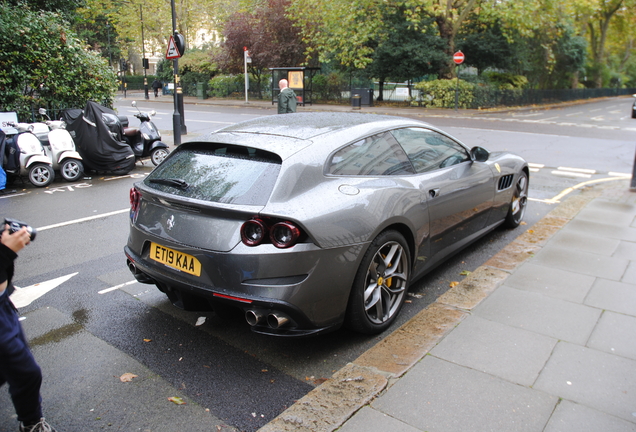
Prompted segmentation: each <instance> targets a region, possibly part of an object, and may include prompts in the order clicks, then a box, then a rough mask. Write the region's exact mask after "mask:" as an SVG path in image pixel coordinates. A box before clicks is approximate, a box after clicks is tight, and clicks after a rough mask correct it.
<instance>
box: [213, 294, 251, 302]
mask: <svg viewBox="0 0 636 432" xmlns="http://www.w3.org/2000/svg"><path fill="white" fill-rule="evenodd" d="M213 295H214V297H221V298H224V299H228V300H235V301H240V302H241V303H252V300H248V299H244V298H240V297H233V296H229V295H225V294H217V293H214V294H213Z"/></svg>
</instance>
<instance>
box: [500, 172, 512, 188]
mask: <svg viewBox="0 0 636 432" xmlns="http://www.w3.org/2000/svg"><path fill="white" fill-rule="evenodd" d="M513 177H514V174H508V175H505V176H502V177H501V178H500V179H499V187H498V190H504V189H508V188H509V187H510V186H512V179H513Z"/></svg>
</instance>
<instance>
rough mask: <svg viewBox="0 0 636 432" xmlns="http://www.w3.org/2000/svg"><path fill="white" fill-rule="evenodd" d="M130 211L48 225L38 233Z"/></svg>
mask: <svg viewBox="0 0 636 432" xmlns="http://www.w3.org/2000/svg"><path fill="white" fill-rule="evenodd" d="M129 211H130V209H123V210H116V211H112V212H109V213H102V214H98V215H95V216H89V217H85V218H81V219H75V220H71V221H67V222H60V223H57V224H53V225H47V226H44V227H41V228H36V229H37V230H38V231H46V230H48V229H52V228H60V227H63V226H67V225H74V224H78V223H82V222H87V221H91V220H95V219H101V218H105V217H109V216H114V215H118V214H122V213H126V212H129Z"/></svg>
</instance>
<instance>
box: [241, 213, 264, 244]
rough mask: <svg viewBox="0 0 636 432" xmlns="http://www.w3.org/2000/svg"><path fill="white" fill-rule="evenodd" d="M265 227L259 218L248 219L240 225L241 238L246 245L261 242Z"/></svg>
mask: <svg viewBox="0 0 636 432" xmlns="http://www.w3.org/2000/svg"><path fill="white" fill-rule="evenodd" d="M266 232H267V228H266V227H265V224H264V223H263V221H262V220H260V219H250V220H248V221H247V222H245V223H244V224H243V225H242V226H241V240H243V243H244V244H246V245H247V246H256V245H259V244H261V242H262V241H263V239H264V238H265V235H266Z"/></svg>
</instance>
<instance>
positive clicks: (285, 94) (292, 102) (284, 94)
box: [278, 78, 296, 114]
mask: <svg viewBox="0 0 636 432" xmlns="http://www.w3.org/2000/svg"><path fill="white" fill-rule="evenodd" d="M278 88H280V93H279V94H278V114H287V113H295V112H296V93H294V91H293V90H292V89H290V88H289V82H288V81H287V80H286V79H285V78H283V79H282V80H280V81H278Z"/></svg>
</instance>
